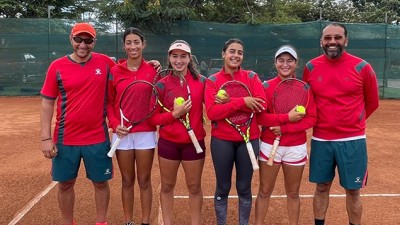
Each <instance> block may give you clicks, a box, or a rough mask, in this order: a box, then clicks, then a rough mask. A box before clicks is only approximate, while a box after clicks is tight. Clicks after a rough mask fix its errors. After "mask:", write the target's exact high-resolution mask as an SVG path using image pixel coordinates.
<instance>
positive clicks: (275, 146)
mask: <svg viewBox="0 0 400 225" xmlns="http://www.w3.org/2000/svg"><path fill="white" fill-rule="evenodd" d="M280 141H281V136H276V137H275V140H274V143H273V144H272V148H271V152H270V153H269V157H268V161H267V165H268V166H272V165H274V158H275V154H276V151H277V150H278V146H279V142H280Z"/></svg>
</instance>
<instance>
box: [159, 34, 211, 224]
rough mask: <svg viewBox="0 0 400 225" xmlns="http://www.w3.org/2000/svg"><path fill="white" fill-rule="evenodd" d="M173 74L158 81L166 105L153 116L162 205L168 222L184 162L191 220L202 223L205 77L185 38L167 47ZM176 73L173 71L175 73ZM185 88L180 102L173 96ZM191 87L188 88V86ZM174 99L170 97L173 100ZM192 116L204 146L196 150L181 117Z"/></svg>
mask: <svg viewBox="0 0 400 225" xmlns="http://www.w3.org/2000/svg"><path fill="white" fill-rule="evenodd" d="M168 62H169V63H168V64H169V65H168V69H170V70H171V71H170V74H169V75H167V76H165V77H164V78H162V79H161V80H159V81H158V82H157V84H156V86H157V90H158V93H159V100H160V102H161V103H162V105H163V106H164V107H165V108H166V109H167V110H165V109H164V108H162V107H161V106H159V107H158V108H157V109H156V111H155V113H154V115H153V116H152V117H151V122H152V124H153V125H159V126H160V127H159V140H158V161H159V165H160V174H161V192H160V199H161V209H162V217H163V221H164V224H165V225H170V224H172V209H173V202H174V188H175V184H176V180H177V175H178V169H179V166H180V165H181V164H182V167H183V170H184V171H185V180H186V186H187V187H188V191H189V204H190V207H189V208H190V220H191V224H192V225H195V224H200V223H201V218H200V215H201V208H202V204H203V191H202V189H201V176H202V172H203V167H204V158H205V152H204V151H205V145H204V138H205V136H206V132H205V129H204V124H203V102H204V101H203V99H204V85H205V80H206V78H205V77H204V76H202V75H200V74H199V72H198V71H197V69H196V65H195V64H194V63H193V60H192V52H191V48H190V46H189V44H188V43H187V42H186V41H183V40H176V41H174V42H173V43H172V44H171V46H170V47H169V50H168ZM172 73H173V74H172ZM178 88H180V90H181V89H182V88H183V89H184V91H185V92H186V91H187V92H186V93H190V99H188V98H186V99H185V101H184V102H183V103H181V104H178V103H176V102H175V101H174V100H173V99H174V98H178V97H183V96H179V94H177V93H178V92H177V90H175V89H178ZM186 89H188V90H186ZM171 99H172V101H168V100H171ZM186 116H188V117H189V121H190V126H191V128H192V130H193V132H194V134H195V136H196V138H197V139H198V142H199V143H200V146H201V148H202V149H203V152H202V153H197V152H196V149H195V146H194V145H193V143H192V141H191V139H190V137H189V134H188V131H187V129H186V127H185V126H184V125H183V123H181V121H180V120H179V118H181V119H184V120H185V119H186Z"/></svg>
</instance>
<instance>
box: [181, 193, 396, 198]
mask: <svg viewBox="0 0 400 225" xmlns="http://www.w3.org/2000/svg"><path fill="white" fill-rule="evenodd" d="M252 197H253V198H257V195H252ZM313 197H314V195H300V198H313ZM329 197H332V198H343V197H346V195H345V194H331V195H329ZM361 197H400V194H361ZM174 198H176V199H179V198H189V196H174ZM203 198H204V199H213V198H214V196H203ZM228 198H238V196H237V195H230V196H228ZM271 198H286V195H271Z"/></svg>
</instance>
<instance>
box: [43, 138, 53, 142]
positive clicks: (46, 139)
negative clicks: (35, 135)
mask: <svg viewBox="0 0 400 225" xmlns="http://www.w3.org/2000/svg"><path fill="white" fill-rule="evenodd" d="M51 139H53V138H51V137H50V138H45V139H42V141H48V140H51Z"/></svg>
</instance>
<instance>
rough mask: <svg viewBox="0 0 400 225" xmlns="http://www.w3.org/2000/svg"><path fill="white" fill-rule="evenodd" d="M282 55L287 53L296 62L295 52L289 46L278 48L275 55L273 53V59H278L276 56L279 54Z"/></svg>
mask: <svg viewBox="0 0 400 225" xmlns="http://www.w3.org/2000/svg"><path fill="white" fill-rule="evenodd" d="M282 53H289V54H290V55H291V56H293V58H294V59H296V60H297V53H296V51H295V50H294V49H293V48H292V47H290V46H289V45H284V46H282V47H280V48H279V49H278V51H276V53H275V59H276V58H278V56H279V55H280V54H282Z"/></svg>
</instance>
